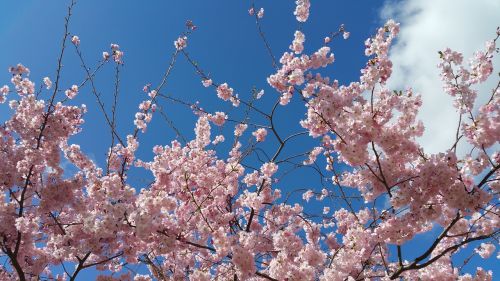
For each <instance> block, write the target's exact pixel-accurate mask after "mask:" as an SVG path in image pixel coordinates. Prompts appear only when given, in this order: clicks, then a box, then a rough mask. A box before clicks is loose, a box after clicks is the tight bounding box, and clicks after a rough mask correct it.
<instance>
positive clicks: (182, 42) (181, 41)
mask: <svg viewBox="0 0 500 281" xmlns="http://www.w3.org/2000/svg"><path fill="white" fill-rule="evenodd" d="M174 46H175V48H176V49H177V50H179V51H180V50H182V49H184V48H186V47H187V37H186V36H180V37H179V38H177V40H175V41H174Z"/></svg>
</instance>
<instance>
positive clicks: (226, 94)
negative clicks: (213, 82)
mask: <svg viewBox="0 0 500 281" xmlns="http://www.w3.org/2000/svg"><path fill="white" fill-rule="evenodd" d="M217 96H218V97H219V98H220V99H222V100H224V101H227V100H229V99H230V98H231V97H232V96H233V88H230V87H229V86H228V85H227V83H224V84H221V85H219V87H217Z"/></svg>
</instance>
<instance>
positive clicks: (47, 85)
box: [43, 77, 52, 90]
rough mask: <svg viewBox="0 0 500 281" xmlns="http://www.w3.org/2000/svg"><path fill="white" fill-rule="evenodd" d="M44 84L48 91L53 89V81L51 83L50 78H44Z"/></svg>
mask: <svg viewBox="0 0 500 281" xmlns="http://www.w3.org/2000/svg"><path fill="white" fill-rule="evenodd" d="M43 83H44V84H45V87H46V88H47V90H48V89H50V88H51V87H52V81H50V78H49V77H44V78H43Z"/></svg>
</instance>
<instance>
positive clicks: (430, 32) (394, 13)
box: [381, 0, 500, 154]
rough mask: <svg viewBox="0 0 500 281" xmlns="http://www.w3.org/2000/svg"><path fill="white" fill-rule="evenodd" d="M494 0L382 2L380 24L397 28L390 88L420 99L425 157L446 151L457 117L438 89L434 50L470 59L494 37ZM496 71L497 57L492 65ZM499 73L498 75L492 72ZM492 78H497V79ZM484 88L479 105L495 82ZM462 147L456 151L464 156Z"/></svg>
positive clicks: (499, 21) (498, 5) (498, 21)
mask: <svg viewBox="0 0 500 281" xmlns="http://www.w3.org/2000/svg"><path fill="white" fill-rule="evenodd" d="M499 11H500V1H498V0H474V1H470V0H438V1H436V0H405V1H393V0H388V1H386V2H385V5H384V8H383V9H382V12H381V18H382V19H384V20H385V19H388V18H394V19H395V20H397V21H398V22H400V23H401V33H400V36H399V37H398V41H397V42H396V44H395V45H394V46H393V48H392V49H391V53H390V57H391V59H392V61H393V63H394V69H393V76H392V78H391V80H390V82H389V86H390V87H392V88H394V89H404V88H407V87H412V88H413V89H414V91H415V92H419V93H421V94H422V97H423V103H424V105H423V108H422V110H421V112H420V115H419V118H420V119H421V120H422V121H423V122H424V124H425V127H426V131H425V134H424V136H423V137H422V138H421V139H420V143H421V144H422V145H423V147H424V149H425V151H426V152H429V153H437V152H441V151H445V150H446V149H449V148H450V147H451V145H452V144H453V142H454V136H455V131H456V127H457V124H458V113H457V112H456V111H455V109H454V108H453V106H452V100H451V97H449V96H448V95H446V94H445V93H444V92H443V90H442V83H441V81H440V78H439V70H438V69H437V67H436V65H437V64H438V63H439V56H438V53H437V52H438V51H439V50H443V49H445V48H446V47H450V48H451V49H453V50H456V51H460V52H462V53H463V54H464V58H469V57H471V56H472V54H473V53H474V52H475V51H476V50H478V49H481V48H484V42H485V41H486V40H490V39H492V38H493V37H494V36H495V32H496V27H497V26H498V25H500V17H499ZM494 66H495V68H496V69H497V68H498V67H500V58H499V56H497V57H496V58H495V61H494ZM497 72H498V70H497ZM492 76H494V77H495V79H498V78H497V75H496V74H493V75H492ZM488 82H490V83H486V84H483V85H482V86H481V87H479V88H477V90H479V93H478V96H479V98H478V100H479V101H483V102H484V101H485V100H487V99H488V97H489V96H488V95H489V94H490V91H491V89H492V88H493V87H494V84H495V83H496V81H493V79H490V81H488ZM467 150H468V148H467V146H466V145H461V146H460V147H459V152H460V154H464V153H465V151H467Z"/></svg>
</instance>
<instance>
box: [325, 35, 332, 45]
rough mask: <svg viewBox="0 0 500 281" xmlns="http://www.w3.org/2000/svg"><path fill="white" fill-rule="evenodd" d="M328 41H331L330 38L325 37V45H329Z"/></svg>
mask: <svg viewBox="0 0 500 281" xmlns="http://www.w3.org/2000/svg"><path fill="white" fill-rule="evenodd" d="M330 41H332V39H331V38H330V37H328V36H327V37H325V44H328V43H330Z"/></svg>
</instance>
